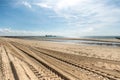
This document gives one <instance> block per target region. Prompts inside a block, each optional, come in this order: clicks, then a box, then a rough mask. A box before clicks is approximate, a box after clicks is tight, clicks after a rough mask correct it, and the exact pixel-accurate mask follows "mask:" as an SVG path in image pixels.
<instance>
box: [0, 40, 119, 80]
mask: <svg viewBox="0 0 120 80" xmlns="http://www.w3.org/2000/svg"><path fill="white" fill-rule="evenodd" d="M0 44H1V47H0V50H1V54H0V55H1V57H2V58H1V60H2V63H3V64H4V65H6V67H7V66H9V67H8V68H9V69H7V70H5V69H6V68H5V67H4V68H3V69H4V70H5V71H7V72H9V73H10V74H9V73H8V74H4V72H3V70H2V72H3V73H0V75H3V74H4V75H5V76H4V77H2V76H0V77H1V78H6V79H12V80H13V79H17V78H18V79H19V80H22V79H25V80H30V79H29V78H28V77H27V76H26V74H27V75H29V77H30V78H31V79H32V80H41V79H44V80H120V73H119V71H120V47H112V46H97V45H94V46H92V45H83V44H70V43H60V42H51V41H38V40H25V39H15V38H1V39H0ZM4 53H5V54H4ZM3 59H7V61H6V62H5V61H4V60H3ZM9 62H11V63H12V64H9ZM40 63H41V64H40ZM77 65H78V66H77ZM12 66H14V67H12ZM22 66H23V67H22ZM60 66H62V67H60ZM11 67H12V68H14V70H13V69H12V70H11V69H10V68H11ZM40 67H41V69H42V68H43V67H46V68H44V70H45V71H48V72H47V73H48V74H50V75H54V73H55V75H54V77H55V78H53V77H52V76H48V75H46V73H43V72H42V71H41V70H40ZM32 69H33V70H32ZM46 69H50V71H52V73H50V72H49V70H46ZM78 69H79V70H80V71H79V70H78ZM20 71H22V73H20ZM34 71H36V72H37V73H39V74H37V73H35V72H34ZM7 72H6V73H7ZM13 72H14V73H13ZM42 74H43V75H46V77H47V78H46V77H44V76H43V77H41V78H39V76H38V75H42ZM15 75H17V77H15ZM19 75H21V76H19ZM11 76H12V77H11ZM56 76H57V77H56Z"/></svg>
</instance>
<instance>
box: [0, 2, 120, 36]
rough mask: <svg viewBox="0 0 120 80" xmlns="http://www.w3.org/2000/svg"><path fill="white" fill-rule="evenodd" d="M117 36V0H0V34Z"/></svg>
mask: <svg viewBox="0 0 120 80" xmlns="http://www.w3.org/2000/svg"><path fill="white" fill-rule="evenodd" d="M30 35H31V36H40V35H58V36H67V37H80V36H120V0H0V36H30Z"/></svg>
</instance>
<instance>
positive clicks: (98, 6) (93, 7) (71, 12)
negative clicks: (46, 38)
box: [37, 0, 120, 34]
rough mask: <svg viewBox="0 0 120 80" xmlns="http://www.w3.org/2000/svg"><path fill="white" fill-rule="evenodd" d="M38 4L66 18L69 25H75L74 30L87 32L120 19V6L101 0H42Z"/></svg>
mask: <svg viewBox="0 0 120 80" xmlns="http://www.w3.org/2000/svg"><path fill="white" fill-rule="evenodd" d="M37 4H40V5H37V6H39V7H42V8H48V9H50V10H52V11H54V12H55V13H56V14H57V15H58V17H63V18H64V19H66V20H67V21H68V22H67V24H68V25H69V26H74V29H73V30H75V31H79V32H83V33H85V34H86V32H94V31H95V30H99V29H100V28H104V27H109V26H110V25H113V24H116V23H117V22H119V21H120V19H119V17H118V16H120V8H117V7H113V6H111V5H108V4H106V3H105V1H101V0H42V1H41V2H40V3H37ZM75 31H74V32H75Z"/></svg>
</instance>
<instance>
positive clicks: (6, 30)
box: [0, 28, 65, 36]
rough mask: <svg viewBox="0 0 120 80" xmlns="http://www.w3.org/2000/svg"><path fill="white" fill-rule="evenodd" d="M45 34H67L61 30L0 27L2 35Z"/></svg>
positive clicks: (0, 34)
mask: <svg viewBox="0 0 120 80" xmlns="http://www.w3.org/2000/svg"><path fill="white" fill-rule="evenodd" d="M44 35H59V36H62V35H65V33H61V32H46V31H27V30H14V29H11V28H0V36H44Z"/></svg>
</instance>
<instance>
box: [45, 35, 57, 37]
mask: <svg viewBox="0 0 120 80" xmlns="http://www.w3.org/2000/svg"><path fill="white" fill-rule="evenodd" d="M45 37H56V36H54V35H45Z"/></svg>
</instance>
